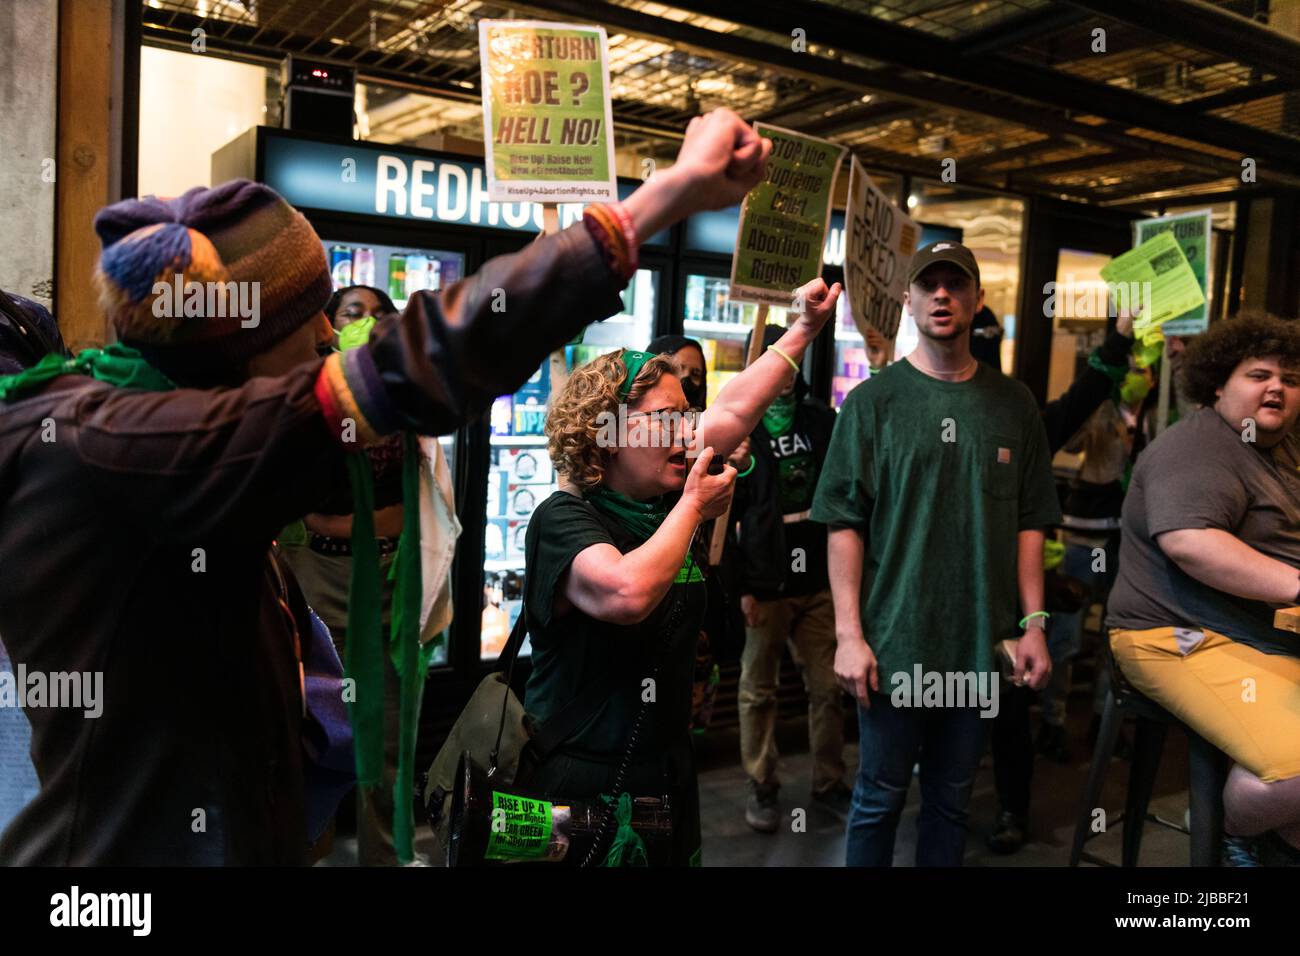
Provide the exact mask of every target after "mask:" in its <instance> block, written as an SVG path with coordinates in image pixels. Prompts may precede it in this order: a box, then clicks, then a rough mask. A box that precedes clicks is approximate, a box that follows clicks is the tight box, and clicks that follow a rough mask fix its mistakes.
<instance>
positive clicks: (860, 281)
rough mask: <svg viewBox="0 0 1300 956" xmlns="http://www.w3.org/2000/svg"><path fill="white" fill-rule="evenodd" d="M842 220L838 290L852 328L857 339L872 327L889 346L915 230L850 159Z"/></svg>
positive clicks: (895, 329)
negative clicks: (841, 286) (841, 270)
mask: <svg viewBox="0 0 1300 956" xmlns="http://www.w3.org/2000/svg"><path fill="white" fill-rule="evenodd" d="M845 219H846V220H847V221H846V223H845V229H846V233H845V235H846V239H845V242H846V246H845V250H844V289H845V291H846V292H847V293H848V295H849V309H850V312H851V314H852V316H853V324H854V325H856V326H857V327H858V331H859V332H860V333H861V334H862V337H863V338H866V336H867V329H868V328H872V329H875V330H876V331H878V332H879V333H880V334H881V335H882V336H884V338H885V340H886V341H890V342H892V341H893V340H894V338H895V336H897V335H898V323H899V319H900V317H901V315H902V311H903V293H904V292H905V291H906V290H907V266H908V263H910V262H911V260H912V253H914V252H916V243H917V240H918V239H919V238H920V236H921V230H920V227H919V226H917V224H916V223H915V222H913V221H912V220H911V219H910V218H909V217H908V216H906V215H905V214H904V213H903V211H902V210H901V209H899V208H898V207H897V206H895V205H894V204H893V203H891V202H890V201H889V197H888V196H886V195H885V194H884V193H883V192H881V191H880V189H879V188H878V187H877V186H876V184H875V183H873V182H872V181H871V177H870V176H868V175H867V171H866V170H865V169H863V167H862V164H861V163H859V162H858V158H857V157H856V156H854V157H852V162H851V163H850V165H849V201H848V209H847V211H846V212H845Z"/></svg>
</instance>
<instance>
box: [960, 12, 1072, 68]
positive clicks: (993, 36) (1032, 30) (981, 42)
mask: <svg viewBox="0 0 1300 956" xmlns="http://www.w3.org/2000/svg"><path fill="white" fill-rule="evenodd" d="M1091 16H1092V14H1091V13H1089V12H1088V11H1086V10H1076V9H1072V8H1070V7H1062V6H1052V5H1049V6H1045V7H1039V8H1038V9H1037V10H1027V11H1025V12H1024V13H1021V14H1017V15H1016V16H1012V17H1004V18H1003V19H1001V20H999V21H998V22H997V23H994V24H992V25H990V26H987V27H984V28H983V29H980V30H975V31H973V32H971V33H967V34H966V35H965V36H963V37H962V39H961V53H962V56H964V57H967V58H974V57H982V56H985V55H987V54H989V53H997V52H1000V51H1002V50H1005V49H1007V48H1008V47H1013V46H1019V45H1020V44H1022V43H1026V42H1028V41H1030V40H1034V39H1037V38H1038V37H1041V36H1046V35H1047V34H1049V33H1055V32H1056V31H1057V30H1063V29H1065V28H1066V27H1069V26H1073V25H1074V24H1076V23H1079V22H1080V21H1082V20H1087V19H1090V18H1091Z"/></svg>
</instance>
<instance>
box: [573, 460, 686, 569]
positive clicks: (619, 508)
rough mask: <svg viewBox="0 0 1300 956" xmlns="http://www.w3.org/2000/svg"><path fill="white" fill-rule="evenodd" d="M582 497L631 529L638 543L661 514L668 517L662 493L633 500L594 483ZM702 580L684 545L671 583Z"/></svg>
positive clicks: (650, 532) (653, 528) (646, 537)
mask: <svg viewBox="0 0 1300 956" xmlns="http://www.w3.org/2000/svg"><path fill="white" fill-rule="evenodd" d="M584 497H585V498H586V500H587V501H588V503H590V504H591V506H592V507H593V508H595V509H596V510H597V511H600V512H602V513H604V514H606V515H608V516H609V517H611V518H613V519H614V520H615V521H617V522H618V523H619V524H620V525H621V526H622V527H624V528H626V529H627V530H628V531H630V532H631V533H632V535H633V536H634V537H635V538H636V539H637V543H638V544H639V545H640V544H645V543H646V542H647V541H649V540H650V538H651V536H652V535H653V534H654V533H655V532H656V531H658V530H659V526H660V525H661V524H663V523H664V518H666V517H668V504H667V502H666V501H665V500H664V498H663V497H662V496H660V497H658V498H656V499H654V500H653V501H635V500H633V499H632V498H629V497H628V496H627V495H625V494H622V493H621V492H617V491H614V490H612V489H610V488H607V487H606V486H605V485H597V486H596V487H595V488H593V489H592V490H591V491H588V492H587V493H586V494H585V495H584ZM703 580H704V572H703V571H702V570H700V566H699V565H698V564H697V563H696V562H695V561H693V560H691V553H690V550H689V549H687V552H686V557H685V558H684V559H683V560H682V566H681V568H679V569H678V571H677V577H676V578H674V579H673V583H674V584H694V583H695V582H696V581H703Z"/></svg>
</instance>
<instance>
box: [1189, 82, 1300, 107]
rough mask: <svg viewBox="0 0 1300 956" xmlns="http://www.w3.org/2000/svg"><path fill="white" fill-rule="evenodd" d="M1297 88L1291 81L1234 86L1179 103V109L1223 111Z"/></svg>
mask: <svg viewBox="0 0 1300 956" xmlns="http://www.w3.org/2000/svg"><path fill="white" fill-rule="evenodd" d="M1296 86H1297V84H1296V83H1294V82H1292V81H1291V80H1277V79H1274V80H1265V81H1264V82H1263V83H1251V84H1248V85H1243V86H1234V87H1233V88H1232V89H1229V90H1224V91H1223V92H1221V93H1211V94H1210V95H1209V96H1201V97H1198V98H1197V99H1194V100H1188V101H1186V102H1185V103H1179V104H1178V109H1180V110H1182V111H1183V112H1186V113H1205V112H1208V111H1209V110H1218V109H1223V107H1225V106H1239V105H1240V104H1242V103H1253V102H1254V101H1255V100H1262V99H1264V98H1265V97H1268V96H1277V94H1279V93H1286V92H1288V91H1290V90H1294V89H1295V88H1296Z"/></svg>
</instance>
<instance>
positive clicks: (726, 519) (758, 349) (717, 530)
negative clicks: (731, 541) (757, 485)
mask: <svg viewBox="0 0 1300 956" xmlns="http://www.w3.org/2000/svg"><path fill="white" fill-rule="evenodd" d="M767 309H768V307H767V306H766V305H760V306H759V307H758V315H757V316H755V318H754V332H753V334H752V335H751V336H750V338H749V354H747V355H746V356H745V368H749V367H750V366H751V365H753V364H754V363H755V362H757V361H758V358H759V356H760V355H762V354H763V330H764V329H765V328H766V327H767ZM730 523H731V506H730V505H728V506H727V510H726V511H725V512H723V514H722V517H720V518H718V519H717V520H716V521H714V523H713V540H711V541H710V542H709V565H710V566H711V567H715V568H716V567H717V566H718V565H719V564H721V563H722V548H723V546H724V545H725V544H726V543H727V526H728V525H729V524H730Z"/></svg>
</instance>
